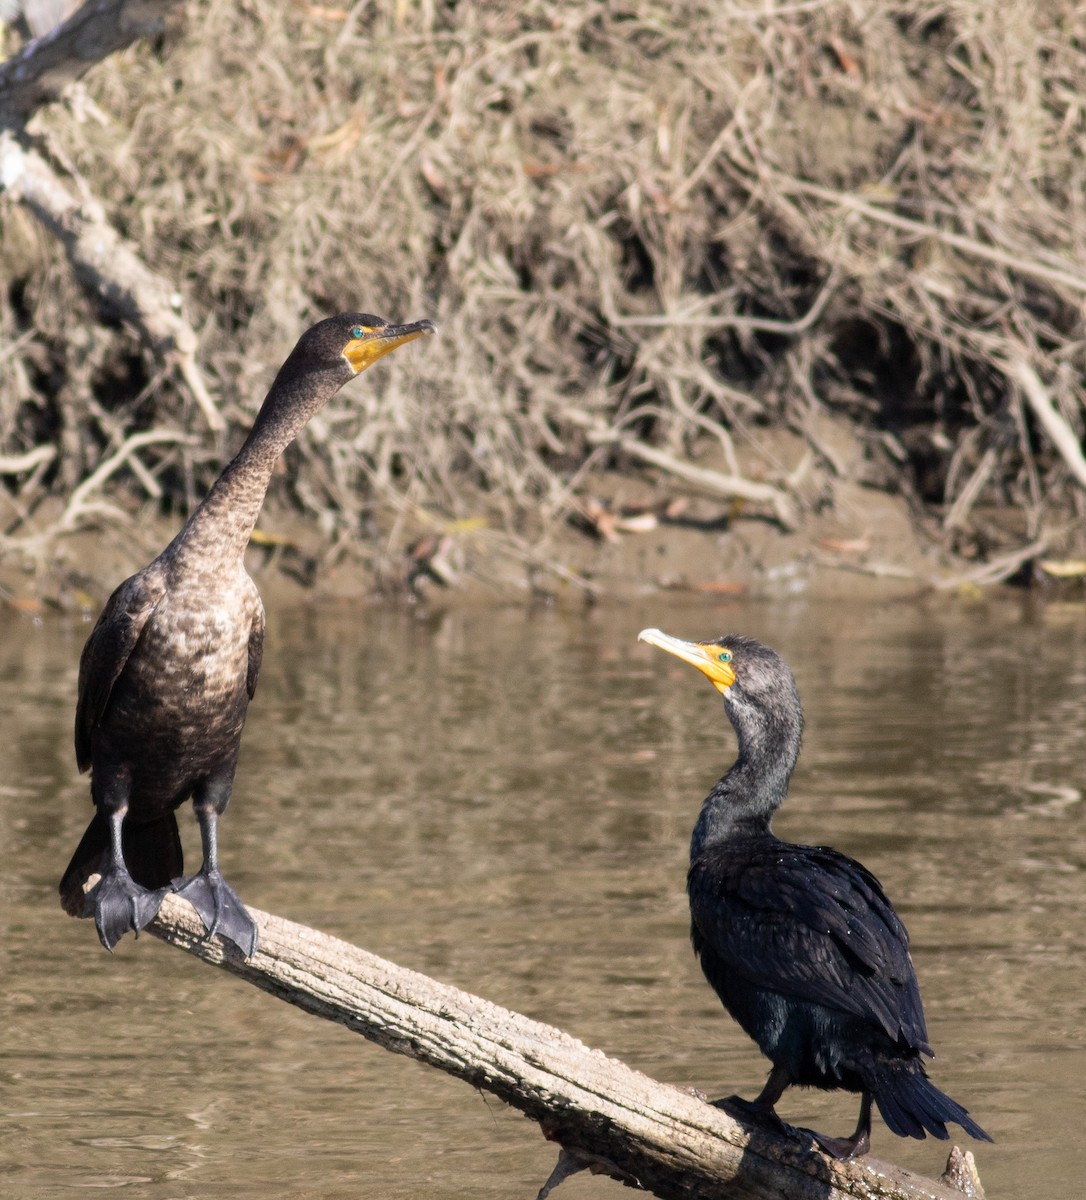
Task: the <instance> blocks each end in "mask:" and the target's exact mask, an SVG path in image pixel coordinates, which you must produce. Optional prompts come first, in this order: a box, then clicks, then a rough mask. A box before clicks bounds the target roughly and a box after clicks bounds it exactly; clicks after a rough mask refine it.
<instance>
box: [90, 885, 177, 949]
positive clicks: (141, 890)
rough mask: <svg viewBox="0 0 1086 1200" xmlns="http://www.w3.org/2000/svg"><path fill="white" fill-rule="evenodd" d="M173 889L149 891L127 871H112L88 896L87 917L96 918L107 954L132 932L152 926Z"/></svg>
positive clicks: (95, 921)
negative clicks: (164, 900)
mask: <svg viewBox="0 0 1086 1200" xmlns="http://www.w3.org/2000/svg"><path fill="white" fill-rule="evenodd" d="M169 890H170V889H169V888H158V889H157V890H156V891H149V890H148V889H147V888H145V887H141V886H140V885H139V884H138V883H137V882H136V881H135V880H134V879H133V878H132V876H131V875H129V873H128V871H127V870H126V869H125V868H124V867H119V866H113V867H110V868H109V869H108V870H107V871H106V873H105V874H104V875H103V876H102V878H101V879H100V880H99V881H98V883H96V884H95V885H94V887H93V888H91V890H90V891H89V892H88V893H87V899H86V902H85V906H84V910H83V911H84V915H85V916H88V917H91V916H93V917H94V927H95V928H96V929H97V930H98V937H99V940H100V941H101V943H102V945H103V946H105V948H106V949H107V950H110V951H112V949H113V947H114V946H116V944H117V943H118V942H119V941H120V940H121V938H122V937H124V935H125V934H126V933H127V932H128V931H129V930H131V931H132V932H133V933H135V934H137V935H138V934H139V931H140V930H141V929H142V928H143V927H144V926H145V925H149V924H150V923H151V922H152V921H153V920H154V917H155V913H157V912H158V910H159V906H160V905H161V904H162V897H163V896H165V895H166V893H167V892H168V891H169Z"/></svg>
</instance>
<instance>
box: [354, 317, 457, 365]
mask: <svg viewBox="0 0 1086 1200" xmlns="http://www.w3.org/2000/svg"><path fill="white" fill-rule="evenodd" d="M357 330H358V332H359V336H358V337H354V338H351V340H350V341H349V342H348V343H347V345H346V346H344V347H343V357H344V358H345V359H346V360H347V361H348V362H349V363H350V364H351V369H352V370H353V371H354V373H355V374H356V375H359V374H361V372H363V371H364V370H365V369H366V368H367V367H372V366H373V364H374V363H375V362H376V361H377V360H378V359H379V358H384V356H385V355H386V354H389V353H391V351H393V350H395V349H396V347H397V346H402V345H403V344H404V343H405V342H413V341H414V340H415V338H418V337H423V336H424V335H428V334H431V333H437V326H436V325H435V324H434V323H433V321H412V322H411V323H410V324H409V325H387V324H385V325H359V326H358V327H357Z"/></svg>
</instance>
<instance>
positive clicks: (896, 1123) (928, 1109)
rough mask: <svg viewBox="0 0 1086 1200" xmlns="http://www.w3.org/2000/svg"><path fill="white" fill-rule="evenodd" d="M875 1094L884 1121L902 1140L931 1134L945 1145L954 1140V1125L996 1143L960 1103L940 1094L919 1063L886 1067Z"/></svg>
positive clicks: (905, 1063)
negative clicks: (950, 1124)
mask: <svg viewBox="0 0 1086 1200" xmlns="http://www.w3.org/2000/svg"><path fill="white" fill-rule="evenodd" d="M873 1093H874V1097H875V1103H876V1104H877V1105H878V1106H879V1112H880V1113H882V1119H883V1120H884V1121H885V1122H886V1124H887V1125H888V1126H889V1128H890V1129H891V1130H892V1131H893V1132H894V1133H896V1134H897V1135H898V1136H899V1137H911V1138H923V1137H925V1136H927V1134H929V1133H930V1134H931V1135H932V1136H933V1137H937V1138H941V1139H943V1140H944V1141H945V1140H946V1139H947V1138H948V1137H949V1136H950V1134H949V1133H948V1132H947V1128H946V1126H947V1122H948V1121H952V1122H953V1123H954V1124H955V1125H960V1126H961V1127H962V1128H963V1129H964V1130H965V1132H966V1133H968V1134H969V1136H970V1137H975V1138H977V1139H978V1140H980V1141H982V1142H990V1141H991V1140H992V1139H991V1137H990V1136H989V1135H988V1134H987V1133H985V1131H984V1130H983V1129H981V1127H980V1126H979V1125H978V1124H977V1123H976V1121H974V1120H973V1118H972V1117H971V1116H970V1115H969V1114H968V1113H967V1112H966V1110H965V1109H964V1108H962V1106H961V1105H960V1104H959V1103H958V1102H957V1101H956V1100H951V1098H950V1097H949V1096H948V1095H946V1094H945V1093H944V1092H941V1091H939V1089H938V1088H937V1087H936V1086H935V1084H934V1083H932V1082H931V1080H930V1079H929V1078H928V1077H927V1074H926V1072H925V1071H924V1068H923V1066H922V1064H921V1063H920V1060H919V1059H912V1060H908V1061H905V1062H900V1061H899V1062H892V1063H884V1064H882V1065H881V1067H880V1070H879V1072H878V1082H877V1084H876V1086H875V1087H874V1089H873Z"/></svg>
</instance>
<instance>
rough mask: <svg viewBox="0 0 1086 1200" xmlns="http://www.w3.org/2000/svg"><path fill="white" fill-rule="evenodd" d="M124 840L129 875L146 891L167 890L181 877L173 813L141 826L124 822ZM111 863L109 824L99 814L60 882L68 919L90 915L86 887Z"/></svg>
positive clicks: (177, 838) (181, 860) (61, 898)
mask: <svg viewBox="0 0 1086 1200" xmlns="http://www.w3.org/2000/svg"><path fill="white" fill-rule="evenodd" d="M121 838H122V848H123V850H124V861H125V865H126V866H127V867H128V873H129V874H130V875H131V876H132V878H133V879H134V880H135V881H136V882H137V883H139V884H142V885H143V887H145V888H151V889H152V890H153V889H155V888H161V887H165V886H166V885H167V884H168V883H169V882H170V880H171V879H176V878H177V877H178V876H179V875H180V874H182V872H183V870H184V860H183V858H182V854H181V838H180V836H179V834H178V832H177V820H176V818H175V817H174V815H173V813H172V812H167V813H163V815H162V816H160V817H158V818H157V819H156V820H154V821H144V822H142V823H140V824H138V825H137V824H135V823H134V822H132V821H125V823H124V825H123V826H122V831H121ZM108 860H109V822H108V821H106V819H105V818H104V817H103V816H102V814H101V813H98V812H96V813H95V814H94V818H93V819H92V821H91V823H90V824H89V825H88V826H87V829H86V832H85V833H84V834H83V838H82V840H81V841H80V843H79V845H78V846H77V847H76V851H75V853H74V854H73V855H72V861H71V862H70V863H69V864H68V869H67V870H66V871H65V872H64V877H63V878H62V879H61V881H60V902H61V904H62V905H63V906H64V911H65V912H66V913H68V915H69V916H72V917H82V916H85V915H87V914H86V912H85V910H84V905H83V885H84V884H85V883H86V882H87V880H88V879H89V878H90V877H91V876H92V875H95V874H101V873H102V871H103V870H104V869H105V866H106V863H107V862H108Z"/></svg>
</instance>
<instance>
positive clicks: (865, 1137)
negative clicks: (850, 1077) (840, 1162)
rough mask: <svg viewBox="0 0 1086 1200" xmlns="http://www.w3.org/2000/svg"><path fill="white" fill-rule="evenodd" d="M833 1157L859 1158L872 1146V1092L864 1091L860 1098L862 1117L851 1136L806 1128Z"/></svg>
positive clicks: (806, 1131)
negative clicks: (834, 1135) (839, 1136)
mask: <svg viewBox="0 0 1086 1200" xmlns="http://www.w3.org/2000/svg"><path fill="white" fill-rule="evenodd" d="M804 1132H805V1133H809V1134H810V1135H811V1137H813V1138H814V1140H815V1141H816V1142H817V1143H818V1144H819V1145H820V1146H821V1147H822V1149H823V1150H825V1152H826V1153H827V1154H829V1155H831V1156H832V1157H833V1158H841V1159H845V1158H858V1157H859V1156H860V1155H861V1154H866V1153H867V1152H868V1150H869V1149H870V1148H871V1093H870V1092H864V1093H863V1096H862V1098H861V1100H860V1119H859V1120H858V1121H857V1122H856V1132H855V1133H854V1134H853V1135H852V1137H850V1138H831V1137H823V1135H822V1134H820V1133H815V1131H814V1130H813V1129H807V1130H804Z"/></svg>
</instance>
